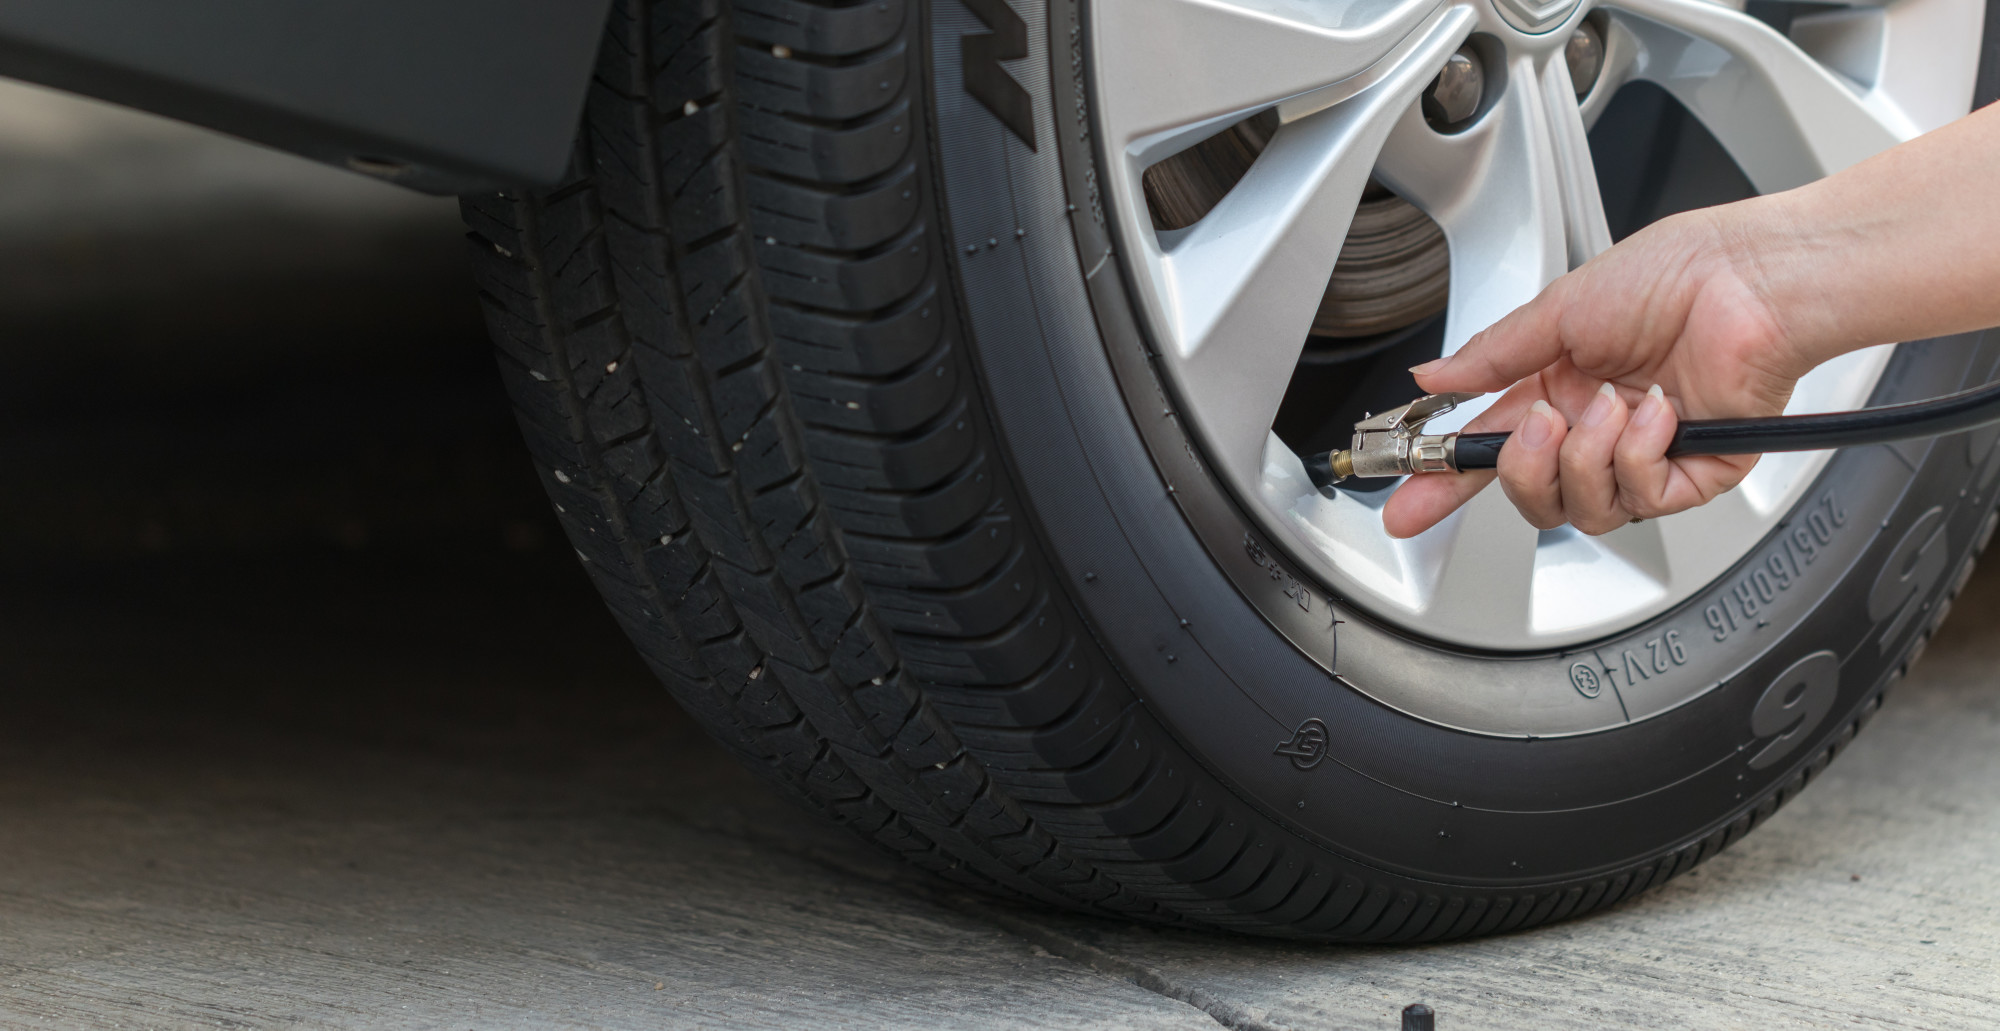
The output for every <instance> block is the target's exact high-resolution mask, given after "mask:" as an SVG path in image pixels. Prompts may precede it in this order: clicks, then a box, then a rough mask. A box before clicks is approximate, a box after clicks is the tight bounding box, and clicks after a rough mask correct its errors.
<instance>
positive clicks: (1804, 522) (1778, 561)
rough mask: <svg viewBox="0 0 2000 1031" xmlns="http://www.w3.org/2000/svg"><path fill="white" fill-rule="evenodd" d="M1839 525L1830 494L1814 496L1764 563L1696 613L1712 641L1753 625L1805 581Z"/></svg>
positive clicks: (1836, 502) (1841, 519) (1841, 518)
mask: <svg viewBox="0 0 2000 1031" xmlns="http://www.w3.org/2000/svg"><path fill="white" fill-rule="evenodd" d="M1845 525H1847V509H1845V508H1843V507H1841V504H1840V499H1839V498H1838V497H1836V496H1835V495H1834V493H1833V492H1832V491H1828V492H1826V493H1825V494H1822V495H1820V499H1819V502H1818V504H1815V505H1814V506H1813V507H1812V510H1811V511H1809V512H1807V513H1806V515H1805V517H1804V518H1802V519H1800V520H1798V522H1797V524H1796V525H1794V526H1793V527H1792V528H1791V529H1790V530H1789V531H1787V532H1784V533H1781V534H1779V535H1778V543H1779V546H1778V547H1777V548H1776V549H1775V550H1773V551H1772V552H1771V553H1770V554H1769V555H1766V556H1765V557H1764V561H1762V562H1760V563H1757V564H1755V565H1753V566H1751V567H1750V569H1749V570H1748V571H1747V572H1745V573H1744V574H1743V575H1742V576H1741V577H1739V578H1737V581H1736V582H1735V583H1733V584H1730V585H1729V588H1728V589H1727V590H1725V591H1723V592H1722V595H1721V597H1719V598H1717V599H1716V601H1715V603H1714V604H1711V605H1709V606H1708V607H1706V608H1704V609H1702V613H1701V614H1702V618H1703V619H1704V620H1706V621H1707V622H1708V628H1709V630H1710V631H1712V632H1713V633H1714V635H1715V639H1716V640H1717V641H1726V640H1728V639H1729V635H1731V634H1733V633H1735V632H1736V631H1737V630H1740V629H1742V627H1743V625H1744V624H1745V623H1748V624H1751V625H1756V624H1757V623H1758V621H1759V617H1760V616H1761V615H1762V613H1763V611H1764V609H1765V608H1767V607H1769V606H1770V604H1771V603H1772V602H1775V601H1777V600H1778V596H1779V595H1781V594H1783V593H1785V592H1786V591H1788V590H1790V589H1791V587H1792V585H1793V584H1795V583H1797V582H1798V581H1799V580H1800V579H1801V578H1803V577H1804V576H1805V571H1806V567H1807V566H1810V565H1812V564H1813V562H1814V560H1816V559H1818V558H1819V553H1820V549H1822V548H1824V547H1826V546H1827V545H1828V544H1830V543H1832V541H1833V532H1834V531H1835V530H1837V529H1839V528H1841V527H1842V526H1845Z"/></svg>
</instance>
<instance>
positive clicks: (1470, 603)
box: [1424, 487, 1539, 648]
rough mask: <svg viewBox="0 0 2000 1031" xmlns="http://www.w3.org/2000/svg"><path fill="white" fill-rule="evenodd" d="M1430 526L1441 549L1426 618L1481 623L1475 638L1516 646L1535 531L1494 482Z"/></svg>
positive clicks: (1524, 624) (1528, 601)
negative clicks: (1435, 526)
mask: <svg viewBox="0 0 2000 1031" xmlns="http://www.w3.org/2000/svg"><path fill="white" fill-rule="evenodd" d="M1439 530H1442V531H1443V532H1442V533H1440V532H1438V530H1433V531H1431V533H1430V534H1427V535H1426V537H1431V536H1435V537H1436V538H1437V539H1436V540H1435V541H1434V542H1431V541H1427V542H1426V543H1428V544H1430V546H1431V547H1435V548H1438V549H1439V550H1440V552H1441V555H1440V558H1441V562H1440V564H1439V565H1438V567H1437V577H1436V579H1435V580H1434V581H1433V582H1434V583H1435V585H1436V586H1434V587H1433V588H1432V590H1431V595H1430V604H1429V605H1428V606H1427V607H1426V611H1425V612H1424V619H1425V620H1426V621H1428V622H1435V623H1436V624H1437V625H1439V626H1457V627H1478V628H1481V629H1480V632H1479V636H1480V637H1481V638H1482V639H1481V640H1479V641H1477V642H1469V643H1477V644H1480V645H1482V646H1485V647H1500V648H1507V647H1518V646H1519V641H1520V639H1521V638H1522V637H1523V636H1525V635H1526V632H1527V629H1528V614H1529V612H1530V611H1531V610H1532V607H1533V606H1532V593H1533V590H1534V582H1535V541H1536V538H1537V537H1538V536H1539V534H1537V533H1536V531H1535V528H1534V527H1533V526H1530V525H1528V521H1527V520H1525V519H1522V518H1521V513H1519V512H1517V511H1515V510H1514V506H1513V505H1512V504H1511V503H1510V502H1508V500H1507V495H1505V494H1503V493H1501V491H1500V489H1499V488H1498V487H1489V488H1487V489H1486V490H1483V491H1480V492H1479V493H1478V494H1477V495H1476V496H1474V497H1473V499H1472V500H1471V501H1469V502H1467V503H1466V505H1465V507H1464V508H1462V509H1460V510H1459V511H1458V513H1457V514H1456V515H1454V516H1452V517H1451V520H1450V521H1448V522H1447V523H1445V524H1444V525H1442V526H1440V527H1439Z"/></svg>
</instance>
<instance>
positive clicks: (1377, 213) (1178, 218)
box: [1143, 113, 1451, 338]
mask: <svg viewBox="0 0 2000 1031" xmlns="http://www.w3.org/2000/svg"><path fill="white" fill-rule="evenodd" d="M1276 128H1277V119H1276V118H1275V117H1274V116H1272V115H1271V114H1269V113H1266V114H1262V115H1258V116H1257V117H1254V118H1248V119H1245V120H1243V121H1241V122H1238V123H1236V124H1235V125H1233V126H1231V127H1229V128H1228V129H1226V130H1224V131H1223V132H1219V133H1217V134H1215V135H1214V136H1210V137H1209V138H1208V139H1205V140H1203V141H1201V142H1200V143H1197V144H1195V145H1194V146H1192V147H1189V148H1188V149H1186V150H1184V151H1181V152H1180V153H1179V154H1176V155H1174V156H1173V157H1170V158H1168V159H1166V160H1165V161H1161V162H1159V163H1158V164H1155V165H1153V166H1152V167H1151V168H1148V169H1147V170H1146V173H1145V176H1144V179H1143V183H1144V186H1145V191H1146V205H1147V207H1148V208H1150V209H1151V211H1152V216H1153V228H1154V229H1162V230H1171V229H1183V228H1186V227H1188V226H1191V225H1193V224H1194V223H1196V222H1198V221H1200V220H1201V217H1202V216H1203V215H1206V214H1208V212H1209V210H1210V209H1212V208H1214V207H1215V205H1216V204H1217V203H1219V202H1220V201H1221V200H1222V198H1223V195H1224V194H1227V193H1228V192H1229V191H1230V190H1231V189H1232V188H1234V187H1235V186H1236V184H1237V182H1238V181H1240V180H1241V179H1242V178H1243V175H1244V173H1246V172H1248V171H1249V170H1250V165H1251V163H1252V162H1254V161H1256V160H1257V155H1258V154H1259V153H1261V152H1262V151H1263V149H1264V147H1265V145H1266V144H1268V143H1269V142H1270V139H1271V134H1272V132H1274V131H1275V130H1276ZM1450 288H1451V254H1450V251H1449V250H1448V249H1447V247H1446V245H1445V239H1444V230H1442V229H1440V228H1438V224H1437V223H1436V222H1433V221H1431V219H1430V216H1428V215H1425V214H1424V213H1423V212H1422V211H1420V210H1418V209H1417V207H1416V206H1415V205H1413V204H1411V203H1410V202H1408V201H1406V200H1404V199H1403V198H1401V197H1398V196H1396V195H1395V194H1394V193H1391V192H1390V191H1389V190H1388V189H1387V188H1386V187H1383V186H1382V185H1380V184H1379V183H1376V182H1374V181H1373V180H1370V181H1369V183H1368V188H1367V189H1366V190H1365V191H1363V193H1362V195H1361V203H1360V204H1359V205H1358V206H1357V207H1356V208H1355V210H1354V221H1353V222H1352V223H1351V224H1350V225H1349V226H1348V229H1347V239H1346V240H1345V241H1344V242H1343V243H1342V244H1341V247H1340V260H1339V261H1338V262H1337V263H1336V264H1335V265H1334V267H1333V276H1332V278H1330V279H1329V280H1328V282H1327V286H1326V296H1325V297H1324V298H1322V299H1321V301H1320V306H1319V311H1318V313H1317V314H1316V315H1315V316H1314V317H1313V324H1312V331H1311V332H1312V335H1313V336H1317V337H1336V338H1353V337H1366V336H1374V335H1376V334H1380V333H1386V332H1389V331H1391V330H1397V329H1402V328H1404V327H1407V326H1413V325H1416V324H1417V323H1419V322H1422V321H1424V320H1425V319H1428V318H1430V317H1431V316H1433V315H1436V314H1437V313H1438V312H1441V311H1443V310H1444V306H1445V300H1446V298H1447V296H1448V295H1449V292H1450Z"/></svg>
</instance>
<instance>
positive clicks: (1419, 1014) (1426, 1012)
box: [1403, 1002, 1437, 1031]
mask: <svg viewBox="0 0 2000 1031" xmlns="http://www.w3.org/2000/svg"><path fill="white" fill-rule="evenodd" d="M1403 1031H1437V1014H1436V1013H1433V1012H1431V1008H1430V1007H1429V1006H1426V1005H1424V1004H1423V1003H1421V1002H1413V1003H1411V1004H1409V1005H1408V1006H1405V1007H1403Z"/></svg>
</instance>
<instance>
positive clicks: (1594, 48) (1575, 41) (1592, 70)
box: [1563, 22, 1604, 97]
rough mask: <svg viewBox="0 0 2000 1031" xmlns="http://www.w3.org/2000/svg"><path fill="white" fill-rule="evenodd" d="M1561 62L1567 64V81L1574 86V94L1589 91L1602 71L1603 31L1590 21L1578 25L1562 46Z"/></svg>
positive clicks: (1581, 94) (1582, 93)
mask: <svg viewBox="0 0 2000 1031" xmlns="http://www.w3.org/2000/svg"><path fill="white" fill-rule="evenodd" d="M1563 62H1564V63H1566V64H1568V65H1569V82H1570V85H1571V86H1574V87H1576V95H1577V96H1579V97H1581V96H1583V95H1584V94H1586V93H1589V92H1590V90H1591V87H1593V86H1596V85H1597V76H1598V75H1599V73H1601V72H1603V71H1604V33H1602V32H1600V31H1599V30H1598V28H1597V26H1596V25H1594V24H1592V23H1590V22H1584V23H1583V24H1581V25H1578V26H1577V27H1576V31H1575V32H1573V33H1571V34H1570V37H1569V42H1568V43H1567V44H1565V45H1564V46H1563Z"/></svg>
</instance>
